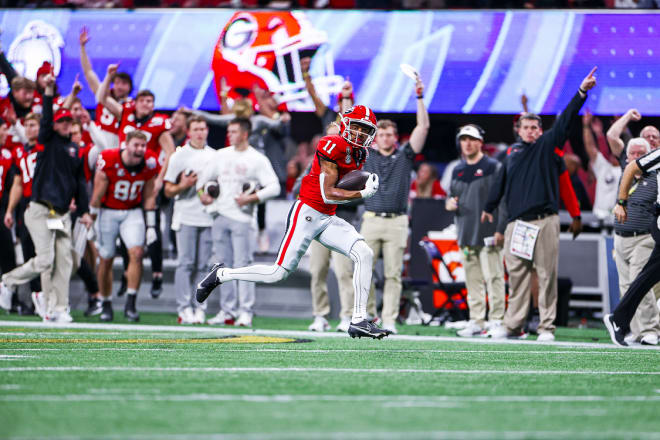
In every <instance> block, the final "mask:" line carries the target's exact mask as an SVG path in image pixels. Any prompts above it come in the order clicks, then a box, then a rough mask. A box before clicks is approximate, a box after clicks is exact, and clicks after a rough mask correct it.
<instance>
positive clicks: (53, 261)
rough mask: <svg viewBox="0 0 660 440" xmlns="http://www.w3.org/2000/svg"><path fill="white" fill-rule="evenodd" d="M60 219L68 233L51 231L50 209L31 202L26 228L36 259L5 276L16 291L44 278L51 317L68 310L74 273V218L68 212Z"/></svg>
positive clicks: (7, 282) (43, 286) (47, 310)
mask: <svg viewBox="0 0 660 440" xmlns="http://www.w3.org/2000/svg"><path fill="white" fill-rule="evenodd" d="M58 217H59V218H60V219H61V220H62V222H63V223H64V230H61V231H56V230H50V229H48V227H47V226H46V220H47V219H48V208H46V207H45V206H43V205H40V204H38V203H35V202H30V204H29V205H28V207H27V209H26V210H25V225H26V226H27V228H28V231H29V232H30V236H31V237H32V242H33V243H34V250H35V253H36V256H35V257H34V258H30V259H29V260H28V261H27V262H25V264H23V265H21V266H19V267H17V268H16V269H14V270H12V271H11V272H9V273H6V274H5V275H3V276H2V281H3V282H4V283H5V284H6V285H7V286H8V287H10V288H12V287H14V286H18V285H20V284H25V283H27V282H29V281H30V280H31V279H33V278H35V277H38V276H40V275H41V283H42V289H43V293H44V295H45V298H46V313H47V314H48V315H52V314H53V313H55V312H65V311H67V310H68V308H69V282H70V281H71V274H72V272H73V255H72V253H71V217H70V216H69V214H68V213H67V214H65V215H62V216H60V215H58Z"/></svg>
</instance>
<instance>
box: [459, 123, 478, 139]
mask: <svg viewBox="0 0 660 440" xmlns="http://www.w3.org/2000/svg"><path fill="white" fill-rule="evenodd" d="M462 136H470V137H471V138H475V139H479V140H480V141H483V140H484V138H483V136H482V135H481V133H480V132H479V130H478V129H477V127H474V126H472V125H466V126H464V127H461V130H460V131H459V132H458V135H457V138H459V139H460V138H461V137H462Z"/></svg>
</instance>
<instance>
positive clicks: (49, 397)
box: [0, 390, 660, 407]
mask: <svg viewBox="0 0 660 440" xmlns="http://www.w3.org/2000/svg"><path fill="white" fill-rule="evenodd" d="M97 391H98V392H95V393H90V394H64V395H58V394H8V395H0V401H4V402H27V401H43V402H46V401H47V402H65V401H66V402H75V401H85V402H88V401H91V402H93V401H124V400H131V401H167V402H169V401H173V402H181V401H185V402H188V401H193V402H194V401H199V402H203V401H213V402H249V403H299V402H373V403H383V404H386V405H387V406H393V407H396V406H410V405H415V404H420V405H434V404H442V403H495V402H498V403H570V402H591V403H594V402H605V403H615V402H645V403H651V402H660V396H595V395H585V396H405V395H403V396H401V395H398V396H391V395H369V394H367V395H354V396H348V395H347V396H344V395H327V394H312V395H309V394H302V395H294V394H274V395H259V394H168V395H157V394H134V393H131V392H130V391H128V390H126V391H127V392H123V391H124V390H97Z"/></svg>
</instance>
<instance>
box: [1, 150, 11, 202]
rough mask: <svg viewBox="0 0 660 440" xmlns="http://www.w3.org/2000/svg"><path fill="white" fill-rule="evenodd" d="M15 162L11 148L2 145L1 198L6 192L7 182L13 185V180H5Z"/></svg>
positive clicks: (8, 184)
mask: <svg viewBox="0 0 660 440" xmlns="http://www.w3.org/2000/svg"><path fill="white" fill-rule="evenodd" d="M13 163H14V157H13V155H12V154H11V150H10V149H9V148H7V147H5V146H4V145H2V146H0V199H2V196H3V194H4V192H5V184H7V186H11V182H9V181H7V182H5V180H6V179H7V174H9V170H10V169H11V167H12V164H13Z"/></svg>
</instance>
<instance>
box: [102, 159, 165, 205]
mask: <svg viewBox="0 0 660 440" xmlns="http://www.w3.org/2000/svg"><path fill="white" fill-rule="evenodd" d="M120 153H121V150H120V149H119V148H114V149H111V150H105V151H103V152H102V153H101V154H100V155H99V158H98V160H97V162H96V169H97V170H102V171H103V172H104V173H105V174H106V176H108V180H109V183H108V188H107V189H106V191H105V194H104V195H103V199H101V204H102V206H103V207H104V208H109V209H133V208H136V207H138V206H140V204H141V203H142V189H143V188H144V184H145V183H146V182H147V181H148V180H150V179H151V178H152V177H154V176H156V175H158V173H159V172H160V165H159V164H158V157H157V156H156V154H154V153H153V152H151V151H149V150H147V152H146V154H145V155H144V161H143V163H142V166H141V167H139V168H138V169H137V170H135V169H134V170H133V171H129V170H128V169H127V168H126V166H125V165H124V163H123V162H122V160H121V156H120Z"/></svg>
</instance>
